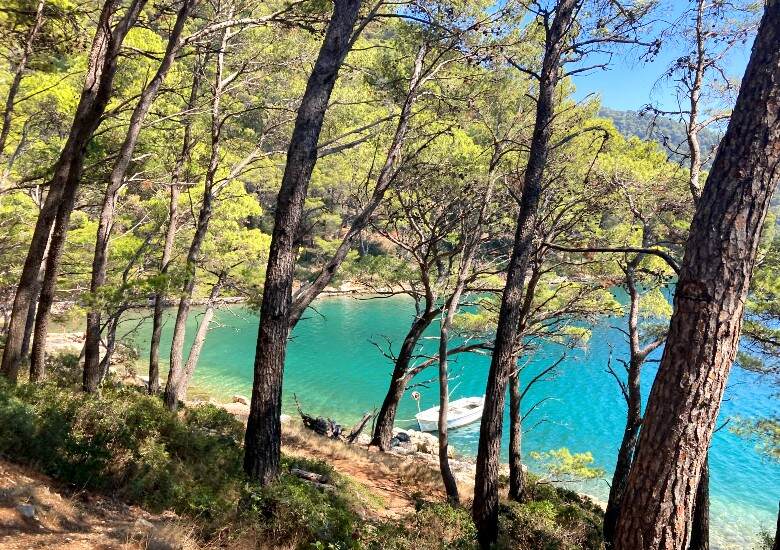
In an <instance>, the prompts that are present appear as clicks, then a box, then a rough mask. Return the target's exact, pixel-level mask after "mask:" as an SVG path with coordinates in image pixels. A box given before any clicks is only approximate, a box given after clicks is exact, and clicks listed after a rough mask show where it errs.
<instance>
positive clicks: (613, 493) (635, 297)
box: [603, 243, 646, 549]
mask: <svg viewBox="0 0 780 550" xmlns="http://www.w3.org/2000/svg"><path fill="white" fill-rule="evenodd" d="M645 245H646V243H643V246H645ZM640 260H641V257H640V255H637V256H636V257H635V258H634V260H633V261H632V262H631V265H629V267H628V269H627V270H626V288H627V289H628V295H629V299H630V307H629V313H628V339H629V363H628V381H627V383H626V385H625V387H624V388H623V392H624V397H625V399H626V405H627V411H626V425H625V429H624V430H623V439H622V440H621V442H620V448H619V449H618V456H617V462H616V464H615V472H614V473H613V474H612V483H611V484H610V487H609V498H608V500H607V508H606V510H605V512H604V528H603V532H604V543H605V545H606V547H607V548H608V549H609V548H612V544H613V540H614V538H615V527H616V525H617V519H618V516H619V515H620V505H621V503H622V500H623V495H624V494H625V491H626V485H627V484H628V476H629V474H630V473H631V463H632V462H633V460H634V452H635V451H636V444H637V441H638V440H639V429H640V427H641V425H642V388H641V383H640V382H641V380H640V375H641V372H642V364H643V363H644V357H642V356H641V350H640V347H639V346H640V343H639V292H638V291H637V288H636V284H635V282H634V273H633V270H634V269H635V268H636V266H638V265H639V261H640Z"/></svg>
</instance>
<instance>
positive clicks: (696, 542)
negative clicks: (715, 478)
mask: <svg viewBox="0 0 780 550" xmlns="http://www.w3.org/2000/svg"><path fill="white" fill-rule="evenodd" d="M688 550H710V462H709V457H707V458H705V459H704V466H702V469H701V477H700V478H699V486H698V487H697V488H696V501H695V502H694V505H693V519H692V521H691V545H690V546H689V547H688Z"/></svg>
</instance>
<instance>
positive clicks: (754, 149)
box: [615, 0, 780, 550]
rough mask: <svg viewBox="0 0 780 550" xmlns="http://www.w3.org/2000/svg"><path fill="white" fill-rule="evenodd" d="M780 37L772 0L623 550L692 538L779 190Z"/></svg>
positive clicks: (670, 347) (712, 188)
mask: <svg viewBox="0 0 780 550" xmlns="http://www.w3.org/2000/svg"><path fill="white" fill-rule="evenodd" d="M778 43H780V1H778V0H770V1H769V2H767V4H766V8H765V12H764V17H763V20H762V23H761V26H760V28H759V31H758V35H757V37H756V41H755V43H754V45H753V51H752V54H751V58H750V62H749V63H748V67H747V70H746V72H745V77H744V79H743V81H742V85H741V88H740V92H739V97H738V99H737V103H736V106H735V108H734V112H733V114H732V117H731V122H730V124H729V127H728V130H727V131H726V135H725V136H724V138H723V140H722V141H721V144H720V147H719V149H718V153H717V156H716V158H715V163H714V164H713V167H712V171H711V172H710V175H709V177H708V179H707V183H706V185H705V187H704V190H703V193H702V196H701V198H700V200H699V203H698V206H697V209H696V214H695V215H694V218H693V222H692V224H691V230H690V236H689V238H688V242H687V244H686V248H685V258H684V260H683V265H682V269H681V271H680V275H679V279H678V283H677V289H676V292H675V310H674V314H673V315H672V319H671V322H670V326H669V333H668V337H667V340H666V347H665V349H664V354H663V358H662V360H661V365H660V367H659V369H658V374H657V375H656V379H655V383H654V384H653V388H652V391H651V392H650V397H649V400H648V403H647V409H646V412H645V420H644V424H643V426H642V435H641V438H640V443H639V447H638V449H637V453H636V457H635V460H634V465H633V466H632V468H631V474H630V476H629V480H628V486H627V488H626V493H625V496H624V499H623V506H622V511H621V514H620V518H619V520H618V525H617V534H616V539H615V548H617V549H618V550H649V549H651V548H652V549H654V550H656V549H657V550H673V549H681V548H685V547H686V546H687V545H688V544H689V542H690V528H691V518H692V513H693V503H694V495H695V494H696V489H697V486H698V482H699V477H700V475H701V470H702V467H703V465H704V461H705V458H706V456H707V449H708V447H709V444H710V440H711V438H712V432H713V429H714V425H715V420H716V418H717V415H718V411H719V408H720V402H721V398H722V396H723V390H724V387H725V385H726V380H727V378H728V374H729V370H730V368H731V365H732V362H733V360H734V356H735V353H736V350H737V345H738V342H739V335H740V330H741V325H742V315H743V308H744V302H745V297H746V295H747V291H748V286H749V284H750V279H751V271H752V269H753V265H754V262H755V257H756V250H757V247H758V242H759V238H760V233H761V227H762V224H763V222H764V219H765V217H766V212H767V209H768V207H769V201H770V199H771V196H772V193H773V192H774V190H775V188H776V187H777V166H778V163H780V48H778V47H777V44H778Z"/></svg>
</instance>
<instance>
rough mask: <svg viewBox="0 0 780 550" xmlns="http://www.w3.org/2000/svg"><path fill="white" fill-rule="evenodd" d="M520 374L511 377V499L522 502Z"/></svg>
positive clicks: (523, 482) (523, 478) (523, 488)
mask: <svg viewBox="0 0 780 550" xmlns="http://www.w3.org/2000/svg"><path fill="white" fill-rule="evenodd" d="M520 401H521V398H520V373H519V372H518V371H517V369H515V370H514V372H512V374H511V375H510V376H509V417H510V419H511V421H510V423H509V498H510V500H514V501H515V502H522V501H523V498H524V492H525V476H524V475H523V411H522V410H521V409H520Z"/></svg>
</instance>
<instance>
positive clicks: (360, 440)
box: [355, 434, 371, 445]
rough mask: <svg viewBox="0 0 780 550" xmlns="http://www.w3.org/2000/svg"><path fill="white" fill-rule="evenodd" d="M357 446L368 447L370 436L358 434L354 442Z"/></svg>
mask: <svg viewBox="0 0 780 550" xmlns="http://www.w3.org/2000/svg"><path fill="white" fill-rule="evenodd" d="M355 443H357V444H358V445H368V444H369V443H371V436H370V435H368V434H360V435H359V436H358V437H357V440H356V441H355Z"/></svg>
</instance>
